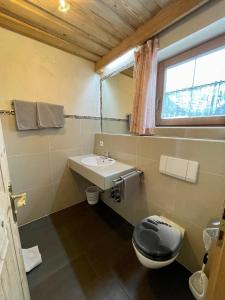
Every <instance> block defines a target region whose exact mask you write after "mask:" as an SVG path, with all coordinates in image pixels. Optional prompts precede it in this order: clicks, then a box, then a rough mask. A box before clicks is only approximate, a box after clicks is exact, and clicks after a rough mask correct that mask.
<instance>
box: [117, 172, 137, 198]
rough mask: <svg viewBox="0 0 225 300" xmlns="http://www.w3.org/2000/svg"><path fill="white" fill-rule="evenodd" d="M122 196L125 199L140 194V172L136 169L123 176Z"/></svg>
mask: <svg viewBox="0 0 225 300" xmlns="http://www.w3.org/2000/svg"><path fill="white" fill-rule="evenodd" d="M121 178H122V180H123V182H122V197H123V199H124V200H127V199H130V198H132V197H138V195H140V174H139V173H138V172H136V171H134V172H130V173H128V174H125V175H122V176H121Z"/></svg>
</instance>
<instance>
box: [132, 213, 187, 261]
mask: <svg viewBox="0 0 225 300" xmlns="http://www.w3.org/2000/svg"><path fill="white" fill-rule="evenodd" d="M182 239H183V238H182V234H181V232H180V231H179V230H178V229H177V228H174V227H172V226H171V225H169V224H167V223H166V222H165V220H163V219H162V218H160V217H158V216H151V217H148V218H146V219H144V220H142V221H141V222H140V223H139V224H137V225H136V226H135V229H134V232H133V243H134V245H135V247H136V248H137V249H138V250H139V251H140V252H141V254H143V255H144V256H145V257H147V258H150V259H152V260H156V261H165V260H169V259H171V258H173V257H174V256H175V255H176V254H177V253H178V252H179V250H180V247H181V243H182Z"/></svg>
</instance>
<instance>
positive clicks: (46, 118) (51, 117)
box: [37, 102, 64, 128]
mask: <svg viewBox="0 0 225 300" xmlns="http://www.w3.org/2000/svg"><path fill="white" fill-rule="evenodd" d="M63 109H64V107H63V106H62V105H56V104H49V103H41V102H38V103H37V120H38V127H39V128H53V127H56V128H60V127H63V126H64V113H63Z"/></svg>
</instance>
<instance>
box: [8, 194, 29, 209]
mask: <svg viewBox="0 0 225 300" xmlns="http://www.w3.org/2000/svg"><path fill="white" fill-rule="evenodd" d="M11 197H12V200H13V201H14V202H16V206H17V207H22V206H25V205H26V202H27V194H26V193H21V194H15V195H14V194H11Z"/></svg>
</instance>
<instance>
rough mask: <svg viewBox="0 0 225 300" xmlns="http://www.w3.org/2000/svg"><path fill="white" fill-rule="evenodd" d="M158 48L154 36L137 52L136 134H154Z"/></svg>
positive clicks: (133, 120) (135, 78)
mask: <svg viewBox="0 0 225 300" xmlns="http://www.w3.org/2000/svg"><path fill="white" fill-rule="evenodd" d="M158 49H159V47H158V38H154V39H152V40H149V41H148V42H147V43H146V44H145V45H143V46H141V47H140V48H139V50H138V51H137V52H135V65H134V82H135V90H134V104H133V113H132V119H131V132H132V133H135V134H140V135H141V134H154V127H155V98H156V78H157V52H158Z"/></svg>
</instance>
